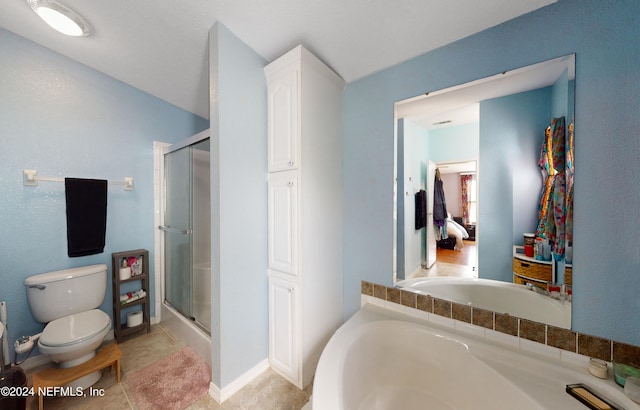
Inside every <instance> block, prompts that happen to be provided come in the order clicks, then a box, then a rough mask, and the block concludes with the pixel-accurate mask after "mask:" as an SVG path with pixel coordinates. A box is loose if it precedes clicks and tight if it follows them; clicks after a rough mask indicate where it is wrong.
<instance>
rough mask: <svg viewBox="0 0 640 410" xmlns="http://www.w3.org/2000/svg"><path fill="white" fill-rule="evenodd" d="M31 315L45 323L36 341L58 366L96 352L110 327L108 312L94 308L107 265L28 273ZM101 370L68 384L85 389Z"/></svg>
mask: <svg viewBox="0 0 640 410" xmlns="http://www.w3.org/2000/svg"><path fill="white" fill-rule="evenodd" d="M24 285H25V287H26V288H27V299H28V301H29V307H30V308H31V313H32V314H33V317H34V318H35V319H36V320H37V321H38V322H41V323H47V325H46V326H45V328H44V330H43V331H42V335H41V336H40V339H39V340H38V348H39V349H40V352H42V353H44V354H47V355H49V357H51V360H53V361H54V362H56V363H59V364H60V367H61V368H69V367H74V366H77V365H79V364H81V363H84V362H86V361H87V360H90V359H91V358H92V357H94V356H95V355H96V349H97V348H98V347H99V346H100V344H101V343H102V341H103V340H104V338H105V336H106V335H107V333H109V330H110V329H111V319H110V318H109V315H107V314H106V313H104V312H103V311H101V310H99V309H97V308H98V307H99V306H100V305H101V304H102V301H103V300H104V297H105V293H106V290H107V265H105V264H100V265H91V266H82V267H79V268H72V269H65V270H60V271H55V272H48V273H42V274H39V275H34V276H29V277H28V278H26V279H25V280H24ZM101 375H102V372H101V371H98V372H95V373H92V374H90V375H88V376H85V377H82V378H80V379H78V380H76V381H74V382H72V383H70V384H68V386H70V387H82V388H87V387H89V386H91V385H93V384H94V383H95V382H97V381H98V380H100V377H101Z"/></svg>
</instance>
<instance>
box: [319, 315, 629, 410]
mask: <svg viewBox="0 0 640 410" xmlns="http://www.w3.org/2000/svg"><path fill="white" fill-rule="evenodd" d="M549 359H550V358H549V357H545V356H536V355H535V354H534V353H530V354H524V353H523V352H521V351H518V350H517V348H513V347H507V346H506V345H500V344H498V343H492V342H491V341H490V340H487V339H482V338H478V337H477V335H472V334H469V333H464V332H457V331H456V330H455V329H449V328H443V327H440V326H438V325H437V324H433V323H432V322H428V321H426V320H422V319H419V318H417V317H415V316H411V315H406V314H402V313H400V312H397V311H390V310H387V309H383V308H380V307H378V306H373V305H365V306H364V307H362V308H361V309H360V310H359V311H358V312H357V313H356V314H355V315H354V316H353V317H351V318H350V319H349V320H348V321H347V322H346V323H345V324H344V325H342V326H341V327H340V328H339V329H338V330H337V331H336V333H335V334H334V335H333V336H332V338H331V339H330V340H329V342H328V343H327V345H326V346H325V349H324V350H323V352H322V355H321V357H320V361H319V363H318V367H317V369H316V374H315V379H314V385H313V396H312V398H311V403H312V404H311V408H312V409H313V410H343V409H344V410H352V409H353V410H361V409H362V410H364V409H367V410H376V409H403V410H412V409H478V408H491V409H509V410H511V409H557V408H562V409H576V410H580V409H584V408H585V407H584V406H583V405H582V404H581V403H580V402H578V401H577V400H576V399H574V398H573V397H571V396H569V395H568V394H567V393H565V386H566V385H567V384H572V383H585V384H588V385H589V386H590V387H592V388H593V389H595V390H597V391H599V392H600V393H601V394H603V395H604V396H605V397H607V398H608V399H609V400H612V401H614V402H616V403H618V404H620V405H623V406H624V405H625V404H630V403H631V402H630V400H629V399H626V398H625V397H624V394H623V393H622V392H621V390H620V389H619V388H617V387H616V386H615V383H614V382H613V380H601V379H596V378H595V377H593V376H590V375H589V374H588V372H587V371H586V361H588V359H587V358H585V365H584V368H581V367H580V365H577V364H574V363H564V362H563V363H560V360H559V359H560V354H559V353H558V360H555V361H554V360H549ZM627 408H633V405H631V406H630V407H627Z"/></svg>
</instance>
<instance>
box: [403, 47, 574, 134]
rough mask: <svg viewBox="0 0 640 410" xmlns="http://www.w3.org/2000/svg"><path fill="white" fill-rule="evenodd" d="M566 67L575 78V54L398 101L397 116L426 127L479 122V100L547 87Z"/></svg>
mask: <svg viewBox="0 0 640 410" xmlns="http://www.w3.org/2000/svg"><path fill="white" fill-rule="evenodd" d="M565 70H567V71H568V77H569V79H570V80H573V79H574V78H575V55H573V54H569V55H566V56H562V57H558V58H554V59H552V60H547V61H542V62H540V63H537V64H532V65H529V66H526V67H522V68H518V69H515V70H511V71H505V72H503V73H499V74H496V75H493V76H490V77H486V78H481V79H479V80H475V81H472V82H469V83H466V84H460V85H457V86H455V87H450V88H446V89H444V90H438V91H433V92H429V93H428V94H423V95H419V96H417V97H414V98H410V99H408V100H405V101H400V102H397V103H396V104H395V116H396V118H406V119H408V120H410V121H412V122H414V123H415V124H417V125H419V126H421V127H422V128H425V129H427V130H432V129H436V128H444V127H450V126H457V125H462V124H469V123H474V122H478V121H479V119H480V105H479V102H480V101H483V100H488V99H491V98H498V97H503V96H506V95H511V94H517V93H521V92H525V91H531V90H537V89H538V88H543V87H548V86H550V85H552V84H553V83H555V82H556V81H557V80H558V78H559V77H560V76H561V75H562V74H563V73H564V71H565Z"/></svg>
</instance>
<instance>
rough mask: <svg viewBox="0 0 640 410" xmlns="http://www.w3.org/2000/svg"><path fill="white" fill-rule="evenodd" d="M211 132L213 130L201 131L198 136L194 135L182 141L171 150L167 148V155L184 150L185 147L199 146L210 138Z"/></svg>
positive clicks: (171, 147) (172, 146)
mask: <svg viewBox="0 0 640 410" xmlns="http://www.w3.org/2000/svg"><path fill="white" fill-rule="evenodd" d="M210 131H211V129H210V128H207V129H206V130H204V131H201V132H199V133H197V134H196V135H192V136H190V137H188V138H185V139H183V140H182V141H180V142H177V143H175V144H173V145H171V146H170V147H169V148H167V151H166V153H167V154H168V153H170V152H173V151H177V150H179V149H182V148H184V147H188V146H189V145H193V144H197V143H198V142H200V141H203V140H205V139H207V138H209V136H210Z"/></svg>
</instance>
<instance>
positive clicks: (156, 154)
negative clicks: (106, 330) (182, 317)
mask: <svg viewBox="0 0 640 410" xmlns="http://www.w3.org/2000/svg"><path fill="white" fill-rule="evenodd" d="M170 145H171V144H169V143H166V142H160V141H153V216H154V219H153V222H154V224H153V225H154V229H153V251H154V252H153V255H154V258H153V261H154V264H153V265H154V273H153V277H154V283H155V285H154V292H153V294H154V298H155V309H154V311H155V317H156V322H157V323H159V322H160V321H161V320H162V302H163V301H164V280H163V278H164V235H162V232H161V231H160V229H158V226H160V225H162V224H163V221H164V201H163V198H164V192H163V191H164V154H165V152H166V150H167V148H168V147H169V146H170Z"/></svg>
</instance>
